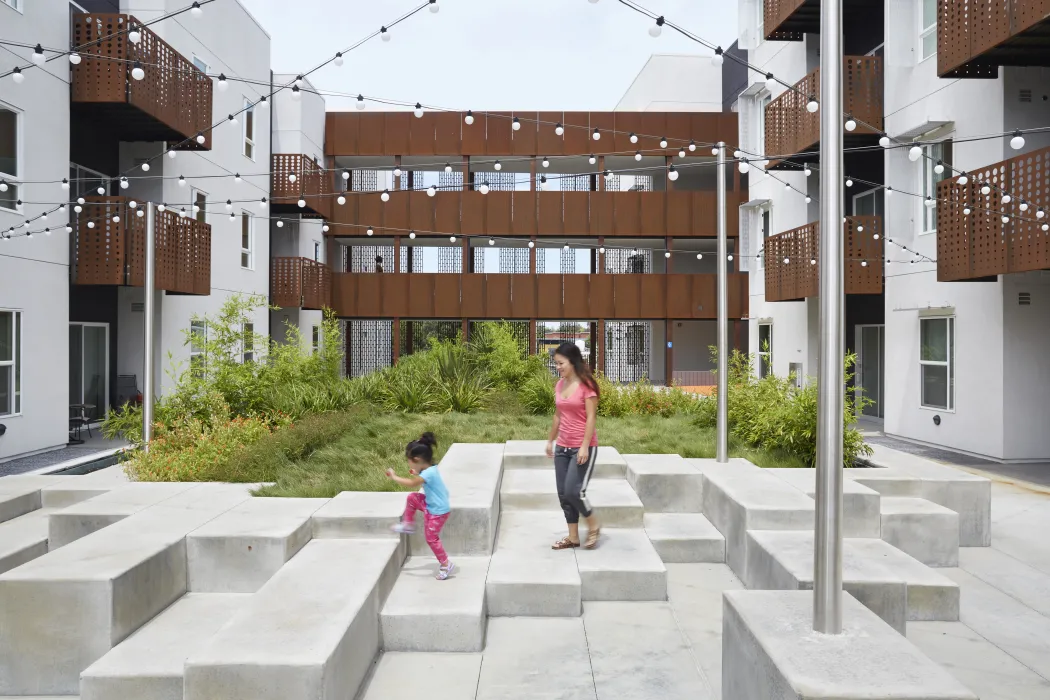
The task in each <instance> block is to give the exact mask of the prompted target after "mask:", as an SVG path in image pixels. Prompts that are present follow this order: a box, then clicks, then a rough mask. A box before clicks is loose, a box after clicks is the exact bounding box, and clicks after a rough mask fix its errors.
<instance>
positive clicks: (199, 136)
mask: <svg viewBox="0 0 1050 700" xmlns="http://www.w3.org/2000/svg"><path fill="white" fill-rule="evenodd" d="M204 141H205V139H204V132H203V131H199V132H197V143H199V144H201V145H204Z"/></svg>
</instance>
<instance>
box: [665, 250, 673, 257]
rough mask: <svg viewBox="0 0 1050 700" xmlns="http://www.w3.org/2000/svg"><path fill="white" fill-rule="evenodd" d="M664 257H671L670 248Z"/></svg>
mask: <svg viewBox="0 0 1050 700" xmlns="http://www.w3.org/2000/svg"><path fill="white" fill-rule="evenodd" d="M664 257H665V258H669V257H671V251H669V250H667V251H664Z"/></svg>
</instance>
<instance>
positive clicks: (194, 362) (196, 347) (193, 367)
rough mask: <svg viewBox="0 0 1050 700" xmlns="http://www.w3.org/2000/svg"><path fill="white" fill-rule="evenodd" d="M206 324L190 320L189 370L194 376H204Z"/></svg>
mask: <svg viewBox="0 0 1050 700" xmlns="http://www.w3.org/2000/svg"><path fill="white" fill-rule="evenodd" d="M207 341H208V326H207V324H205V323H204V321H191V322H190V372H191V373H192V374H193V376H194V377H197V378H201V377H203V376H204V368H205V366H206V364H207V348H206V347H205V343H206V342H207Z"/></svg>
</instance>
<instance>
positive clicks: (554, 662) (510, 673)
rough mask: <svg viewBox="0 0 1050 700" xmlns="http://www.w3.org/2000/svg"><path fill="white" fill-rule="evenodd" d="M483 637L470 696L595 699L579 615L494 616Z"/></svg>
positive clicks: (497, 699) (514, 699) (523, 699)
mask: <svg viewBox="0 0 1050 700" xmlns="http://www.w3.org/2000/svg"><path fill="white" fill-rule="evenodd" d="M487 636H488V639H487V645H486V648H485V656H484V660H483V661H482V664H481V675H480V678H479V679H478V687H477V692H476V695H475V698H476V700H535V698H558V700H597V694H596V693H595V689H594V676H593V674H592V671H591V658H590V654H589V653H588V643H587V634H586V632H585V630H584V624H583V618H575V619H566V618H529V617H497V618H493V619H491V620H489V627H488V634H487ZM468 697H469V696H468Z"/></svg>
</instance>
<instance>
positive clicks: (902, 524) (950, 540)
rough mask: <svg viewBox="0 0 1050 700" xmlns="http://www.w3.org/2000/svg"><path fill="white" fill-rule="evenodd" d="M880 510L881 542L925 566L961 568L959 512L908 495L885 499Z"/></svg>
mask: <svg viewBox="0 0 1050 700" xmlns="http://www.w3.org/2000/svg"><path fill="white" fill-rule="evenodd" d="M847 483H848V482H847ZM881 511H882V539H884V540H886V541H887V542H889V543H890V544H892V545H893V546H894V547H896V548H897V549H899V550H901V551H902V552H905V553H906V554H910V555H911V556H913V557H915V558H916V559H918V560H919V561H921V562H922V563H923V564H925V565H926V566H958V565H959V514H958V513H956V512H955V511H953V510H949V509H947V508H945V507H944V506H940V505H937V504H936V503H933V502H932V501H927V500H926V499H925V498H914V497H909V496H887V497H883V499H882V505H881Z"/></svg>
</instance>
